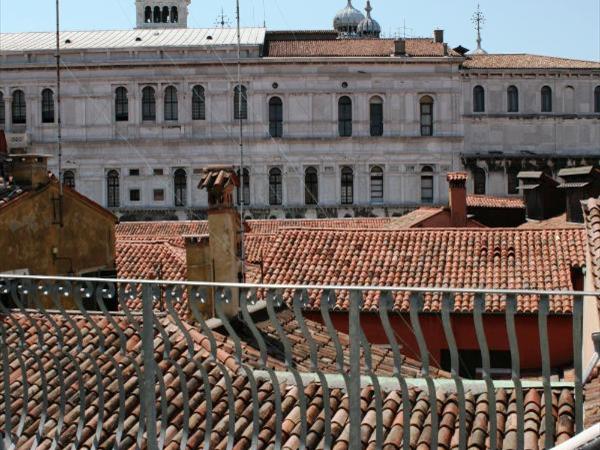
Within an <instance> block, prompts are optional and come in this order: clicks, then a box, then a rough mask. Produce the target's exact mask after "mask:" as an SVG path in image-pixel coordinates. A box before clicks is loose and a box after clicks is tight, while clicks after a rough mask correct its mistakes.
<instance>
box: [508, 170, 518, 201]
mask: <svg viewBox="0 0 600 450" xmlns="http://www.w3.org/2000/svg"><path fill="white" fill-rule="evenodd" d="M518 174H519V171H518V170H516V169H512V168H511V169H509V170H507V171H506V178H507V182H508V189H507V191H508V193H509V194H510V195H513V194H518V193H519V179H518V178H517V175H518Z"/></svg>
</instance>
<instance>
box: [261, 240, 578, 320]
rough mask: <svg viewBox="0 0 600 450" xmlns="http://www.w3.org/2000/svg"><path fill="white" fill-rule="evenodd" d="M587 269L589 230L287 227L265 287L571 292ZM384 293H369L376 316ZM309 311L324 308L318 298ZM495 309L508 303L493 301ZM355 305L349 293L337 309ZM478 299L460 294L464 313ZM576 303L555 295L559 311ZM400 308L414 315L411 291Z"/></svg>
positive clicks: (523, 302) (435, 305)
mask: <svg viewBox="0 0 600 450" xmlns="http://www.w3.org/2000/svg"><path fill="white" fill-rule="evenodd" d="M584 265H585V233H584V232H583V230H539V231H537V230H536V231H521V230H513V229H489V230H488V229H486V230H394V231H391V230H389V231H364V230H363V231H335V230H321V231H316V230H282V231H280V233H279V234H278V235H277V238H276V240H275V243H274V245H273V246H272V248H271V251H270V253H269V256H268V257H267V258H266V259H265V262H264V271H265V277H264V281H265V283H269V284H321V285H353V286H368V285H372V286H377V285H381V286H406V287H427V286H431V287H455V288H505V289H548V290H551V289H552V290H571V289H573V285H572V280H571V269H572V268H573V267H583V266H584ZM378 299H379V294H378V293H377V292H371V293H369V294H367V295H366V296H365V300H364V305H363V309H364V310H366V311H375V310H377V308H378ZM310 300H311V301H310V303H309V306H308V307H309V308H317V307H318V305H319V302H320V296H319V295H318V293H316V292H313V293H312V295H311V299H310ZM487 300H488V302H487V310H488V311H501V310H503V309H504V301H503V300H502V299H501V298H498V297H496V296H490V297H489V298H488V299H487ZM440 302H441V299H440V297H439V295H425V311H431V312H434V311H439V310H440ZM347 307H348V295H347V293H341V294H340V296H338V298H337V303H336V308H337V309H338V310H345V309H346V308H347ZM472 308H473V298H472V296H456V310H457V311H471V310H472ZM571 308H572V299H570V298H568V297H560V298H552V299H551V310H552V312H554V313H557V314H569V313H570V312H571ZM395 309H396V310H399V311H408V309H409V303H408V294H406V293H398V294H397V295H395ZM536 310H537V299H536V298H530V297H529V296H523V297H520V298H519V299H518V311H519V312H521V313H529V312H534V311H536Z"/></svg>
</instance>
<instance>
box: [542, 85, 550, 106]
mask: <svg viewBox="0 0 600 450" xmlns="http://www.w3.org/2000/svg"><path fill="white" fill-rule="evenodd" d="M542 112H552V89H551V88H550V86H544V87H543V88H542Z"/></svg>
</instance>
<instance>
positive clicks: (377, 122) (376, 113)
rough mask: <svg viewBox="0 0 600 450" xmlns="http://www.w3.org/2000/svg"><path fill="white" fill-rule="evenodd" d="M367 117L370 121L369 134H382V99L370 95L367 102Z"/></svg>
mask: <svg viewBox="0 0 600 450" xmlns="http://www.w3.org/2000/svg"><path fill="white" fill-rule="evenodd" d="M369 118H370V122H371V136H383V99H382V98H381V97H378V96H375V97H372V98H371V100H370V102H369Z"/></svg>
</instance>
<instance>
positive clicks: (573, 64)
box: [463, 54, 600, 70]
mask: <svg viewBox="0 0 600 450" xmlns="http://www.w3.org/2000/svg"><path fill="white" fill-rule="evenodd" d="M463 67H464V68H466V69H596V70H598V69H600V63H599V62H594V61H581V60H576V59H567V58H556V57H553V56H540V55H527V54H491V55H472V56H469V57H468V59H467V60H466V61H465V62H464V63H463Z"/></svg>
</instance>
